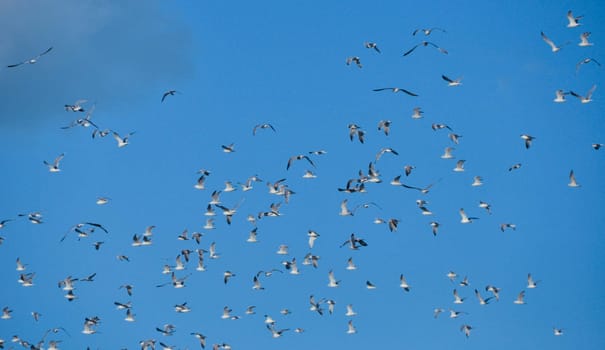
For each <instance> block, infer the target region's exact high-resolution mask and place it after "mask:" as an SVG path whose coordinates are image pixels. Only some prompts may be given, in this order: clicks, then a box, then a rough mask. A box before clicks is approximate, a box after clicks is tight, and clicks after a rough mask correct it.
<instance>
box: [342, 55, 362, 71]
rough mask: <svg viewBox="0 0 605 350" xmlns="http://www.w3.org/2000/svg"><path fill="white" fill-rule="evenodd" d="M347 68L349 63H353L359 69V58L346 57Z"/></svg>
mask: <svg viewBox="0 0 605 350" xmlns="http://www.w3.org/2000/svg"><path fill="white" fill-rule="evenodd" d="M346 63H347V66H349V65H351V63H355V64H356V65H357V67H359V68H361V67H362V65H361V59H360V58H359V56H350V57H347V60H346Z"/></svg>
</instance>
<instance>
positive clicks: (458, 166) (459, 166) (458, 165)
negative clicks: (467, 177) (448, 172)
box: [454, 159, 466, 172]
mask: <svg viewBox="0 0 605 350" xmlns="http://www.w3.org/2000/svg"><path fill="white" fill-rule="evenodd" d="M464 162H466V160H464V159H461V160H459V161H457V162H456V167H455V168H454V171H456V172H462V171H464Z"/></svg>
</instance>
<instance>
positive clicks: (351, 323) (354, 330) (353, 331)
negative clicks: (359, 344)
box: [347, 320, 357, 334]
mask: <svg viewBox="0 0 605 350" xmlns="http://www.w3.org/2000/svg"><path fill="white" fill-rule="evenodd" d="M348 325H349V326H348V328H347V334H355V333H357V329H356V328H355V326H353V321H352V320H349V323H348Z"/></svg>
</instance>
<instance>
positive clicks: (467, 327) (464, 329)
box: [460, 324, 473, 338]
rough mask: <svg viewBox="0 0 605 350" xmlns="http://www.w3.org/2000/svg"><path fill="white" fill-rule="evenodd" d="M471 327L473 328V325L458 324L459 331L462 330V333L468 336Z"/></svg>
mask: <svg viewBox="0 0 605 350" xmlns="http://www.w3.org/2000/svg"><path fill="white" fill-rule="evenodd" d="M471 329H473V327H471V326H469V325H467V324H463V325H462V326H460V331H461V332H464V335H465V336H466V337H467V338H468V337H469V336H470V335H471Z"/></svg>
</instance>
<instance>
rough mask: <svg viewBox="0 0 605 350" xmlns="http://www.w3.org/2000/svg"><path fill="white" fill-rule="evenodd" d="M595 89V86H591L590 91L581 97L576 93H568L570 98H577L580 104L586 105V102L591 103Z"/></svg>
mask: <svg viewBox="0 0 605 350" xmlns="http://www.w3.org/2000/svg"><path fill="white" fill-rule="evenodd" d="M596 89H597V86H596V85H593V86H592V87H591V88H590V90H588V92H587V93H586V96H581V95H579V94H577V93H575V92H573V91H569V93H570V94H571V95H572V96H575V97H577V98H579V99H580V102H582V103H588V102H590V101H592V94H593V93H594V91H595V90H596Z"/></svg>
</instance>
